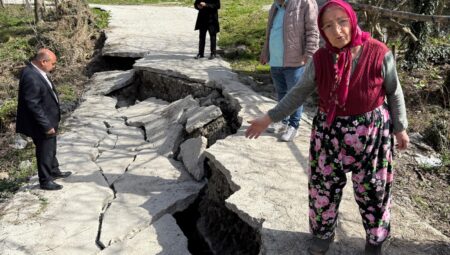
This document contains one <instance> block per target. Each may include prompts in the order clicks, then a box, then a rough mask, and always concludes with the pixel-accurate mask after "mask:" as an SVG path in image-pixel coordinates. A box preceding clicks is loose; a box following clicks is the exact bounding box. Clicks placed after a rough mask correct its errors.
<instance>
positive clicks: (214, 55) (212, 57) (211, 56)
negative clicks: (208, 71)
mask: <svg viewBox="0 0 450 255" xmlns="http://www.w3.org/2000/svg"><path fill="white" fill-rule="evenodd" d="M215 58H216V54H214V53H213V54H211V55H210V56H209V58H208V59H209V60H211V59H215Z"/></svg>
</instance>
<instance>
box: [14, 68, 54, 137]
mask: <svg viewBox="0 0 450 255" xmlns="http://www.w3.org/2000/svg"><path fill="white" fill-rule="evenodd" d="M53 87H54V86H53ZM58 101H59V100H58V96H57V94H56V92H55V93H54V92H53V91H52V89H51V88H50V86H49V85H48V83H47V81H46V80H45V79H44V77H42V75H41V74H40V73H39V71H38V70H37V69H36V67H34V66H32V65H31V64H28V65H27V66H26V67H25V68H24V69H23V70H22V73H21V75H20V82H19V98H18V105H17V120H16V132H17V133H22V134H24V135H26V136H31V137H33V138H45V137H46V132H48V131H49V130H50V129H52V128H54V129H55V131H56V130H57V129H58V125H59V121H60V120H61V112H60V109H59V103H58Z"/></svg>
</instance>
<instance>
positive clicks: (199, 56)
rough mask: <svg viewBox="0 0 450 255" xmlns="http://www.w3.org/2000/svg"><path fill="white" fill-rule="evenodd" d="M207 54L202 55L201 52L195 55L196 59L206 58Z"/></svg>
mask: <svg viewBox="0 0 450 255" xmlns="http://www.w3.org/2000/svg"><path fill="white" fill-rule="evenodd" d="M204 57H205V56H203V55H201V54H197V56H195V57H194V58H195V59H199V58H204Z"/></svg>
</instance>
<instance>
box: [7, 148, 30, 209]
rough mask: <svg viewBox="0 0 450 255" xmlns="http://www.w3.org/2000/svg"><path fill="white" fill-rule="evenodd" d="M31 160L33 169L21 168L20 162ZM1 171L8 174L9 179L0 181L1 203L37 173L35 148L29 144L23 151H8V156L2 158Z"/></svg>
mask: <svg viewBox="0 0 450 255" xmlns="http://www.w3.org/2000/svg"><path fill="white" fill-rule="evenodd" d="M30 159H31V167H27V168H19V165H20V162H22V161H25V160H30ZM0 166H1V168H2V169H0V171H2V172H7V173H8V175H9V178H7V179H2V180H0V202H2V200H3V199H5V198H8V197H11V196H12V194H13V193H14V192H15V191H17V190H18V189H19V188H20V186H21V185H22V184H23V183H26V182H27V181H28V179H29V176H33V175H35V174H36V172H37V170H36V169H37V167H36V158H35V156H34V146H33V145H32V144H28V146H27V147H26V148H25V149H23V150H8V151H7V153H6V155H2V157H1V158H0Z"/></svg>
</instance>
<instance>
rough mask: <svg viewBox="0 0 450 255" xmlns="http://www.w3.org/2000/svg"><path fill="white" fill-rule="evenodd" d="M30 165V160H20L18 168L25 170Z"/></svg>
mask: <svg viewBox="0 0 450 255" xmlns="http://www.w3.org/2000/svg"><path fill="white" fill-rule="evenodd" d="M30 167H31V161H30V160H25V161H22V162H20V164H19V169H20V170H22V171H23V170H26V169H29V168H30Z"/></svg>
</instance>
